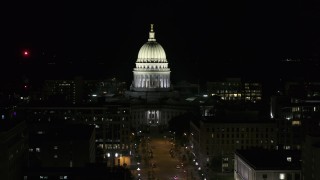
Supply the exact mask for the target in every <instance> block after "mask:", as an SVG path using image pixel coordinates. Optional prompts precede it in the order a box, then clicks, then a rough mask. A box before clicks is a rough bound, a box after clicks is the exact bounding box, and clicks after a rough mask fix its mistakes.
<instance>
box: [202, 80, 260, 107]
mask: <svg viewBox="0 0 320 180" xmlns="http://www.w3.org/2000/svg"><path fill="white" fill-rule="evenodd" d="M207 93H208V94H209V95H217V96H220V97H221V99H222V100H226V101H243V102H253V103H255V102H259V101H261V98H262V85H261V83H258V82H249V81H248V82H246V81H242V80H241V79H240V78H227V79H226V80H224V81H218V82H207Z"/></svg>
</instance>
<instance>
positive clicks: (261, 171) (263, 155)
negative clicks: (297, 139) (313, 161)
mask: <svg viewBox="0 0 320 180" xmlns="http://www.w3.org/2000/svg"><path fill="white" fill-rule="evenodd" d="M300 153H301V152H300V151H293V150H286V151H283V150H281V151H280V150H261V149H259V150H258V149H253V150H237V151H236V152H235V159H234V170H235V171H234V179H235V180H301V179H302V178H301V177H302V176H301V162H300V161H301V154H300Z"/></svg>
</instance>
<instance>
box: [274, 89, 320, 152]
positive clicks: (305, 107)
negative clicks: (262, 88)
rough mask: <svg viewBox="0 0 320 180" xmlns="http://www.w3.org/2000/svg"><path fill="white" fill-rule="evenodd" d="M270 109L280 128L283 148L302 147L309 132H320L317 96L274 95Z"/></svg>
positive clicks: (279, 140)
mask: <svg viewBox="0 0 320 180" xmlns="http://www.w3.org/2000/svg"><path fill="white" fill-rule="evenodd" d="M270 109H271V112H270V116H271V118H273V119H275V120H276V122H277V126H278V128H279V135H278V137H279V139H278V143H279V148H281V149H301V146H302V144H303V142H304V139H305V136H306V134H307V133H311V134H319V133H320V126H319V124H320V119H319V117H320V100H319V99H317V98H315V97H313V98H293V97H291V96H284V95H281V96H273V97H271V108H270Z"/></svg>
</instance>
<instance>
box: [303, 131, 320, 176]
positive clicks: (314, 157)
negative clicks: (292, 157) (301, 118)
mask: <svg viewBox="0 0 320 180" xmlns="http://www.w3.org/2000/svg"><path fill="white" fill-rule="evenodd" d="M319 169H320V135H316V136H315V135H308V136H306V141H305V143H304V144H303V146H302V175H303V178H302V179H303V180H316V179H320V171H319Z"/></svg>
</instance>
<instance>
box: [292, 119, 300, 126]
mask: <svg viewBox="0 0 320 180" xmlns="http://www.w3.org/2000/svg"><path fill="white" fill-rule="evenodd" d="M300 125H301V121H299V120H293V121H292V126H300Z"/></svg>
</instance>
